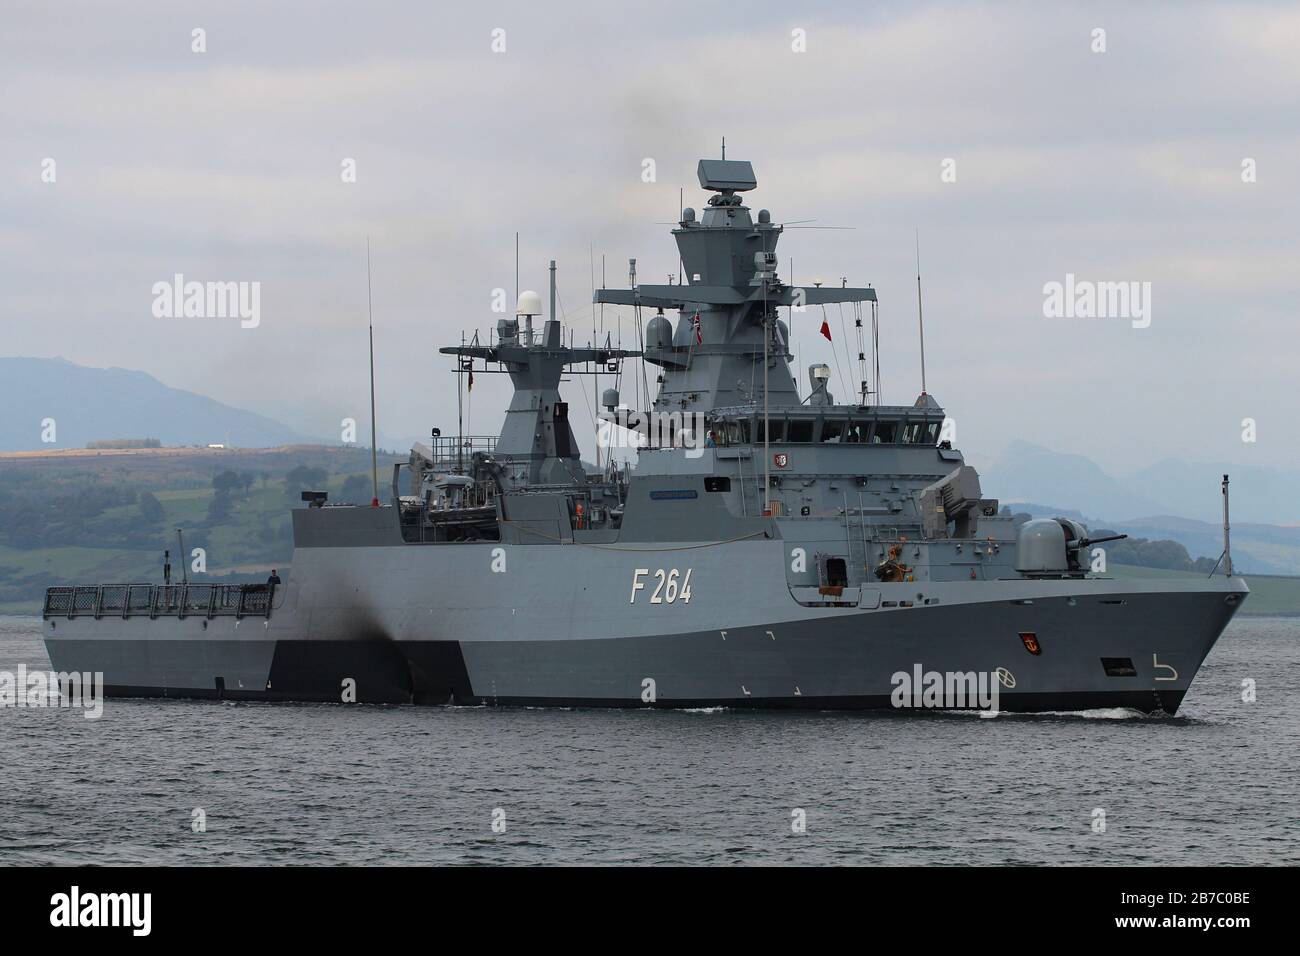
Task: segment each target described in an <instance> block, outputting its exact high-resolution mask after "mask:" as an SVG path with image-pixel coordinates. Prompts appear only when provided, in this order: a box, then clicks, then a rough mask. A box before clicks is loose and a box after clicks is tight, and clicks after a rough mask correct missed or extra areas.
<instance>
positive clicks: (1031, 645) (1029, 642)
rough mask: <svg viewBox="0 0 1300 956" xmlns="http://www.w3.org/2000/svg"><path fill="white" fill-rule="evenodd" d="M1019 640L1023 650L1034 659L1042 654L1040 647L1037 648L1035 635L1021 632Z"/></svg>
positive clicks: (1036, 636)
mask: <svg viewBox="0 0 1300 956" xmlns="http://www.w3.org/2000/svg"><path fill="white" fill-rule="evenodd" d="M1020 640H1021V641H1022V642H1023V643H1024V645H1025V650H1027V651H1028V652H1029V653H1030V654H1033V655H1034V656H1035V657H1037V656H1038V655H1039V654H1040V653H1042V650H1043V649H1042V647H1041V646H1039V643H1038V635H1037V634H1034V633H1032V632H1030V631H1021V632H1020Z"/></svg>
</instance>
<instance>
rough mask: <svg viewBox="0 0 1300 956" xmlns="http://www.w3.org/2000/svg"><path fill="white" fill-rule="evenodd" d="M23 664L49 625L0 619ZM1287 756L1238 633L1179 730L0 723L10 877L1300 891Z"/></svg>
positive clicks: (1032, 721)
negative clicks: (926, 869)
mask: <svg viewBox="0 0 1300 956" xmlns="http://www.w3.org/2000/svg"><path fill="white" fill-rule="evenodd" d="M19 663H25V664H26V665H27V666H28V667H29V668H34V667H39V668H48V666H49V662H48V659H47V658H46V656H45V650H44V646H43V644H42V643H41V640H40V622H39V620H37V619H34V618H20V617H0V670H8V671H14V670H16V669H17V666H18V664H19ZM1244 678H1253V679H1254V680H1255V681H1256V683H1257V694H1258V700H1257V701H1256V702H1254V703H1244V702H1242V700H1241V684H1242V680H1243V679H1244ZM1298 752H1300V621H1296V620H1286V619H1255V620H1251V619H1239V620H1238V621H1236V622H1234V623H1233V624H1232V625H1231V626H1230V628H1229V630H1228V632H1227V633H1226V634H1225V635H1224V637H1223V639H1222V640H1221V641H1220V642H1219V644H1218V646H1217V647H1216V648H1215V650H1214V652H1213V654H1211V656H1210V659H1209V660H1208V661H1207V663H1206V666H1205V667H1204V668H1203V669H1202V671H1201V674H1200V676H1199V677H1197V679H1196V682H1195V684H1194V685H1193V687H1192V691H1191V693H1190V694H1189V695H1188V697H1187V700H1186V701H1185V703H1184V705H1183V709H1182V711H1181V712H1180V715H1179V716H1178V717H1176V718H1148V717H1138V716H1135V715H1133V714H1130V713H1128V712H1116V711H1108V712H1097V713H1090V714H1086V715H1085V714H1061V715H1039V716H1017V715H1002V716H999V717H997V718H993V719H982V718H979V717H974V716H966V715H954V716H943V715H934V714H929V715H898V714H880V715H870V714H843V713H820V714H818V713H812V714H804V713H756V712H749V711H728V710H712V711H701V712H687V713H678V712H671V711H650V710H629V711H606V710H534V709H494V708H482V707H464V708H416V707H345V706H343V705H324V704H243V703H240V704H232V703H216V702H194V701H146V700H109V701H108V702H107V705H106V708H105V710H104V714H103V716H102V718H101V719H99V720H87V719H85V717H84V716H83V715H82V714H81V713H80V712H79V711H75V710H59V709H45V710H33V709H16V708H0V769H2V770H3V773H0V864H6V863H9V864H12V863H26V864H40V863H160V864H224V863H300V864H302V863H306V864H310V863H384V864H410V863H514V864H522V863H540V862H546V863H853V864H877V863H890V864H924V863H944V864H954V863H955V864H967V863H975V864H984V863H1052V864H1055V863H1092V864H1125V863H1139V864H1165V863H1186V864H1247V863H1273V864H1281V863H1289V864H1297V863H1300V823H1298V822H1297V815H1298V814H1297V807H1300V773H1297V769H1300V768H1298V764H1300V761H1298V760H1297V753H1298ZM196 808H201V809H202V810H203V812H204V814H205V815H206V823H207V830H206V832H202V833H195V832H193V829H192V826H191V821H192V819H193V813H194V810H195V809H196ZM1097 808H1100V809H1102V810H1104V811H1105V824H1106V826H1105V832H1103V833H1096V832H1093V821H1094V810H1095V809H1097ZM796 809H802V810H803V811H804V812H805V814H806V820H807V830H806V832H804V833H802V834H796V833H793V832H792V827H791V821H792V813H793V812H794V811H795V810H796ZM494 811H502V812H503V814H504V822H505V832H503V833H494V832H493V828H492V823H493V815H494ZM500 816H501V814H498V817H500Z"/></svg>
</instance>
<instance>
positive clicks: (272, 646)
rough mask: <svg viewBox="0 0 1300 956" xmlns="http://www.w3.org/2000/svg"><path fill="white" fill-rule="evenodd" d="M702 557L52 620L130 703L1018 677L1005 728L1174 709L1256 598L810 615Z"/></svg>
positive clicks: (1191, 593)
mask: <svg viewBox="0 0 1300 956" xmlns="http://www.w3.org/2000/svg"><path fill="white" fill-rule="evenodd" d="M689 547H690V545H689V544H687V543H682V544H680V545H678V546H676V547H672V546H670V547H664V546H662V545H660V546H658V547H655V548H647V549H633V548H625V549H620V550H600V549H595V548H585V547H581V546H574V545H567V546H558V545H556V546H549V545H529V546H523V547H518V546H516V547H508V546H507V547H505V548H502V547H501V546H499V545H486V544H485V545H463V546H454V547H450V548H448V547H437V548H416V549H411V548H400V547H399V548H382V547H380V548H346V547H344V548H338V547H334V548H302V549H299V551H298V555H297V557H296V560H295V568H294V574H293V577H292V579H291V580H290V582H289V583H288V586H287V587H286V588H285V589H284V591H283V593H280V594H277V595H276V599H275V602H274V603H275V604H276V605H278V606H277V607H275V608H274V610H273V611H272V612H271V614H270V616H269V617H268V618H265V619H263V618H260V617H252V618H248V617H246V618H243V619H242V620H236V619H231V618H213V619H208V618H206V617H204V616H195V617H189V618H183V619H177V618H150V617H147V616H139V617H124V618H108V617H101V618H99V619H94V618H90V617H73V618H59V617H53V616H52V617H50V619H49V620H47V621H46V622H45V628H46V646H47V648H48V650H49V654H50V660H51V663H52V665H53V668H54V670H56V671H62V670H77V671H82V672H86V671H92V672H93V671H101V672H103V674H104V681H105V684H106V690H107V693H108V694H109V695H112V696H166V697H173V696H174V697H225V698H229V699H244V700H304V701H333V702H338V701H341V700H343V699H344V693H345V690H346V689H347V688H348V685H349V683H350V684H351V686H352V687H354V688H355V692H354V699H355V701H356V702H359V703H417V704H447V703H455V704H502V705H512V704H514V705H552V706H556V705H567V706H615V707H646V706H659V707H712V706H724V707H777V708H812V709H827V708H832V709H833V708H843V709H875V708H882V709H892V708H893V707H895V706H896V697H895V695H894V691H895V686H896V685H895V683H894V677H895V675H897V674H899V673H905V674H912V673H914V672H918V670H919V671H925V672H929V671H937V672H958V673H967V672H976V673H999V672H1000V673H1001V674H1002V677H1001V679H1000V682H999V688H998V690H999V701H998V707H999V709H1003V710H1013V711H1014V710H1026V711H1043V710H1080V709H1089V708H1106V707H1126V708H1134V709H1137V710H1141V711H1147V712H1157V711H1163V712H1166V713H1173V712H1175V711H1176V710H1177V709H1178V707H1179V705H1180V703H1181V701H1182V698H1183V696H1184V694H1185V693H1186V691H1187V689H1188V686H1189V685H1190V683H1191V681H1192V679H1193V677H1194V676H1195V674H1196V672H1197V670H1198V669H1199V667H1200V665H1201V663H1202V661H1203V660H1204V659H1205V657H1206V655H1208V654H1209V652H1210V650H1211V648H1212V647H1213V646H1214V643H1215V641H1216V640H1217V639H1218V637H1219V635H1220V634H1221V633H1222V632H1223V629H1224V628H1225V627H1226V625H1227V623H1228V621H1229V620H1230V619H1231V617H1232V615H1233V613H1235V611H1236V610H1237V608H1238V607H1240V605H1241V602H1242V600H1243V599H1244V598H1245V596H1246V594H1247V590H1246V587H1245V584H1244V583H1243V582H1241V580H1240V579H1239V578H1238V579H1225V578H1216V579H1207V580H1206V581H1203V582H1200V581H1198V582H1193V584H1192V585H1190V586H1189V585H1185V584H1181V583H1171V582H1169V581H1166V580H1138V581H1135V580H1127V581H1117V580H1113V579H1105V578H1095V579H1088V580H1080V579H1072V580H1060V579H1056V580H1037V579H1008V580H1004V581H971V582H965V581H956V582H908V583H897V584H879V585H874V586H872V587H870V588H862V589H861V590H860V591H857V592H855V594H854V596H855V597H856V601H855V603H853V604H849V603H848V602H847V601H846V602H843V604H842V606H837V607H807V606H804V605H803V604H801V603H799V600H797V599H796V598H797V597H798V595H797V594H796V592H795V590H792V589H791V588H790V587H789V586H788V583H787V580H786V577H785V574H784V567H783V560H784V548H783V545H782V544H781V542H779V541H753V542H741V543H732V544H729V545H726V546H714V547H704V548H700V549H698V550H687V549H688V548H689ZM413 552H414V557H413ZM494 552H497V553H498V554H500V553H504V554H505V556H506V562H505V565H504V567H505V568H506V570H505V571H504V572H500V573H498V572H493V571H492V570H491V569H490V568H491V565H492V561H493V554H494ZM664 565H676V566H677V568H676V569H677V570H680V571H682V572H683V573H684V571H685V570H687V569H689V570H690V571H691V576H690V581H691V594H690V597H689V599H686V600H683V598H682V597H681V596H678V598H677V600H676V601H674V602H672V603H666V602H664V601H663V600H662V597H661V601H660V603H658V604H654V603H650V601H651V598H653V597H654V595H653V594H652V593H651V590H652V589H651V588H644V589H638V590H633V583H634V581H639V580H644V579H645V575H641V576H640V577H637V575H636V572H637V570H638V569H642V570H644V569H647V568H651V569H654V568H658V567H662V566H664ZM735 568H746V569H748V570H747V571H746V573H745V575H744V576H743V577H742V578H741V579H739V580H738V579H737V578H736V572H735V571H734V569H735ZM358 569H365V570H364V571H359V570H358ZM298 582H305V583H298ZM908 605H910V606H908ZM1024 634H1029V635H1032V636H1033V642H1031V643H1033V644H1035V645H1036V646H1037V648H1038V653H1032V652H1031V651H1030V649H1029V646H1028V645H1027V644H1026V641H1025V640H1024V638H1022V635H1024ZM1108 662H1109V663H1108ZM1116 662H1120V663H1119V664H1118V665H1117V664H1116ZM648 681H649V682H652V683H649V684H648V683H647V682H648ZM971 703H972V705H973V703H974V702H973V701H972V702H971Z"/></svg>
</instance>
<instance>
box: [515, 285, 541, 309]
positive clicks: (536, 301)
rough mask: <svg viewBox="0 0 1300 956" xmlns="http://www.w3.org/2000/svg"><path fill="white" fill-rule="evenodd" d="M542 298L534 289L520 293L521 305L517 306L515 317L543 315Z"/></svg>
mask: <svg viewBox="0 0 1300 956" xmlns="http://www.w3.org/2000/svg"><path fill="white" fill-rule="evenodd" d="M541 314H542V297H541V296H540V295H538V294H537V293H536V292H534V291H533V290H532V289H527V290H525V291H524V292H520V293H519V304H518V305H516V306H515V315H541Z"/></svg>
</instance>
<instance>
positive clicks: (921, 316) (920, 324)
mask: <svg viewBox="0 0 1300 956" xmlns="http://www.w3.org/2000/svg"><path fill="white" fill-rule="evenodd" d="M916 324H917V328H918V329H919V330H920V332H921V394H922V395H924V394H926V392H925V313H924V312H923V311H922V310H921V230H920V229H917V230H916Z"/></svg>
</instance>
